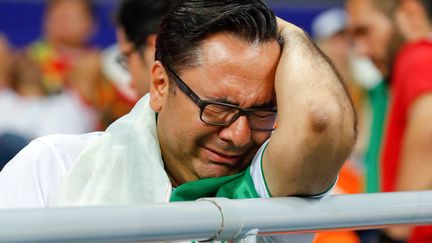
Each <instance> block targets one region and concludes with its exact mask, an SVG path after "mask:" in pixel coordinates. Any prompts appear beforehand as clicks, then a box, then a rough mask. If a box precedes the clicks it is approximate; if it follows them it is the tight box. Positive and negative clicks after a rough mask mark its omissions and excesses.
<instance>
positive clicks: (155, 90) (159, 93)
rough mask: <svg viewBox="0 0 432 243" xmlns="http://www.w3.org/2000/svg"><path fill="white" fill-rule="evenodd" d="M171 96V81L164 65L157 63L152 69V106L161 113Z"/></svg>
mask: <svg viewBox="0 0 432 243" xmlns="http://www.w3.org/2000/svg"><path fill="white" fill-rule="evenodd" d="M168 95H169V79H168V75H167V73H166V71H165V68H164V67H163V65H162V63H161V62H159V61H155V62H154V63H153V65H152V68H151V83H150V106H151V108H152V109H153V111H155V112H160V111H161V110H162V108H163V105H164V103H165V100H166V98H167V97H168Z"/></svg>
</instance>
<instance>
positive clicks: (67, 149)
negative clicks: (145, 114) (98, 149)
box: [0, 133, 98, 209]
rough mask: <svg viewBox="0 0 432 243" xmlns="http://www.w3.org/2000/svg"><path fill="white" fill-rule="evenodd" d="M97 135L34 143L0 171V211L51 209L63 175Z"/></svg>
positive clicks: (40, 139) (49, 138) (55, 137)
mask: <svg viewBox="0 0 432 243" xmlns="http://www.w3.org/2000/svg"><path fill="white" fill-rule="evenodd" d="M97 136H98V133H89V134H84V135H49V136H45V137H41V138H38V139H35V140H33V141H32V142H31V143H30V144H29V145H27V146H26V147H25V148H24V149H22V150H21V151H20V152H19V153H18V154H17V155H16V156H15V157H14V158H13V159H12V160H11V161H9V163H7V164H6V166H5V167H4V168H3V170H2V171H1V172H0V209H6V208H40V207H49V206H51V205H52V203H53V201H54V198H55V194H56V192H57V189H58V187H59V185H60V182H61V180H62V178H63V176H64V174H65V173H66V172H67V171H68V169H69V168H70V167H71V166H72V165H73V163H74V162H75V160H76V158H77V156H78V155H79V154H80V153H81V151H82V149H83V148H84V147H85V146H86V144H88V143H89V142H91V141H92V140H93V139H94V138H96V137H97Z"/></svg>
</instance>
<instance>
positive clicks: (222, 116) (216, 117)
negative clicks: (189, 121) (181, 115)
mask: <svg viewBox="0 0 432 243" xmlns="http://www.w3.org/2000/svg"><path fill="white" fill-rule="evenodd" d="M166 68H167V70H168V71H169V72H170V73H171V74H172V75H173V76H174V77H175V79H174V80H175V83H176V85H177V86H178V87H179V89H180V90H181V91H182V92H183V93H184V94H185V95H186V96H188V97H189V98H190V99H191V100H192V101H193V102H194V103H195V104H196V105H197V106H198V107H199V108H200V119H201V121H203V122H204V123H207V124H210V125H216V126H229V125H231V124H232V123H233V122H234V121H235V120H237V118H239V117H240V116H246V117H247V118H248V122H249V127H250V129H251V130H254V131H273V130H274V129H275V124H276V115H277V110H276V109H274V108H253V109H243V108H240V107H238V106H235V105H232V104H226V103H222V102H216V101H209V100H202V99H201V98H199V97H198V95H197V94H195V92H193V91H192V89H191V88H190V87H189V86H187V85H186V83H185V82H184V81H183V80H182V79H181V78H180V77H179V76H178V75H177V74H176V73H175V72H174V71H173V70H172V69H171V68H169V67H166Z"/></svg>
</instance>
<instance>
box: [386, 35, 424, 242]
mask: <svg viewBox="0 0 432 243" xmlns="http://www.w3.org/2000/svg"><path fill="white" fill-rule="evenodd" d="M427 92H432V39H429V40H427V39H424V40H421V41H418V42H415V43H410V44H407V45H405V46H404V47H403V48H402V50H401V51H400V52H399V54H398V56H397V58H396V62H395V66H394V69H393V73H392V80H391V98H392V101H391V106H390V113H389V116H388V124H387V134H386V138H385V144H384V150H383V158H382V164H381V166H382V167H381V173H382V176H381V178H382V190H383V191H384V192H389V191H394V190H395V186H396V185H395V184H396V179H397V176H398V170H399V164H400V154H401V149H402V141H403V136H404V132H405V128H406V125H407V119H408V113H409V109H410V106H411V105H412V104H413V102H414V101H415V100H416V99H417V98H418V97H420V96H421V95H423V94H425V93H427ZM419 170H421V168H419ZM431 173H432V172H431ZM425 228H429V229H425ZM430 228H431V227H423V228H422V229H421V230H420V227H418V228H416V229H415V231H414V234H413V237H414V238H417V241H410V242H432V241H422V239H426V238H425V237H431V235H430V234H431V233H432V230H430ZM417 233H418V234H424V233H426V234H429V236H427V235H423V236H422V235H418V234H417ZM429 239H430V238H429Z"/></svg>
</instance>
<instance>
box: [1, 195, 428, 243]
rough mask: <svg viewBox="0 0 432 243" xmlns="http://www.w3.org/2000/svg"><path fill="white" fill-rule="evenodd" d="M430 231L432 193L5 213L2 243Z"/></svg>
mask: <svg viewBox="0 0 432 243" xmlns="http://www.w3.org/2000/svg"><path fill="white" fill-rule="evenodd" d="M400 224H432V191H424V192H403V193H402V192H400V193H375V194H357V195H338V196H329V197H326V198H324V199H304V198H294V197H291V198H272V199H242V200H228V199H221V198H216V199H215V198H212V199H202V200H200V201H196V202H180V203H167V204H145V205H139V206H112V207H77V208H51V209H27V210H3V211H1V210H0V242H37V241H39V242H42V241H43V242H50V241H51V242H52V241H57V242H68V241H69V242H70V241H91V242H95V241H100V242H109V241H111V242H112V241H116V242H119V241H135V240H141V241H167V240H187V239H197V240H206V239H214V238H215V237H216V238H217V239H222V240H227V239H236V240H239V239H242V238H247V237H248V236H250V235H251V232H256V231H257V233H258V235H268V234H278V233H304V232H318V231H324V230H330V229H332V230H334V229H364V228H379V227H384V226H388V225H400Z"/></svg>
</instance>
